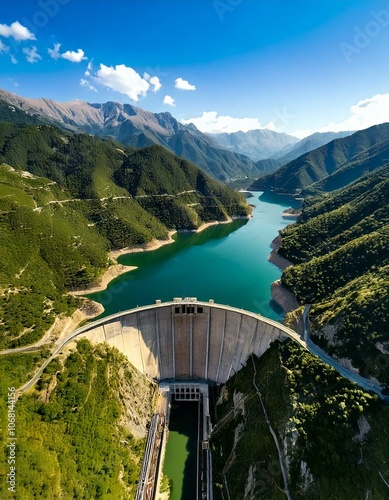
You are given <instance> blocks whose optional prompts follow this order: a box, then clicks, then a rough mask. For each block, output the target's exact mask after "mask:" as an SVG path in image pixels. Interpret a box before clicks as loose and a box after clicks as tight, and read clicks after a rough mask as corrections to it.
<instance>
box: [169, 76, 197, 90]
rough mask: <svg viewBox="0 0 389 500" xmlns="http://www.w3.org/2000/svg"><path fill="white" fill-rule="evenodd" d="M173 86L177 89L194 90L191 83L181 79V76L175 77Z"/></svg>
mask: <svg viewBox="0 0 389 500" xmlns="http://www.w3.org/2000/svg"><path fill="white" fill-rule="evenodd" d="M174 86H175V87H176V89H179V90H196V87H195V86H194V85H191V84H190V83H189V82H188V80H183V79H182V78H177V79H176V81H175V85H174Z"/></svg>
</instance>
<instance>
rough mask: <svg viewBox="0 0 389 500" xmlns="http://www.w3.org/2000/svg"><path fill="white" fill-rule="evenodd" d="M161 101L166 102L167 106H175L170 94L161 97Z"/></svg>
mask: <svg viewBox="0 0 389 500" xmlns="http://www.w3.org/2000/svg"><path fill="white" fill-rule="evenodd" d="M163 103H164V104H167V105H168V106H175V105H176V103H175V101H174V99H173V97H171V96H170V95H165V97H164V98H163Z"/></svg>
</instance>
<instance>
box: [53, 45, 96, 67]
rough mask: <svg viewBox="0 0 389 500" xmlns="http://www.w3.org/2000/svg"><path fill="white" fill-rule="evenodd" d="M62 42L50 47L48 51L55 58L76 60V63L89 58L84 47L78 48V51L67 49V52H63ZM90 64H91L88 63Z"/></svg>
mask: <svg viewBox="0 0 389 500" xmlns="http://www.w3.org/2000/svg"><path fill="white" fill-rule="evenodd" d="M60 48H61V44H60V43H55V44H54V48H53V49H48V51H47V52H48V53H49V54H50V57H52V58H53V59H55V60H57V59H60V58H62V59H66V60H67V61H70V62H74V63H79V62H81V61H84V60H85V59H88V58H87V57H85V52H84V51H83V50H82V49H78V51H77V52H75V51H74V50H67V51H66V52H63V53H62V54H61V52H60V50H59V49H60ZM88 66H89V65H88Z"/></svg>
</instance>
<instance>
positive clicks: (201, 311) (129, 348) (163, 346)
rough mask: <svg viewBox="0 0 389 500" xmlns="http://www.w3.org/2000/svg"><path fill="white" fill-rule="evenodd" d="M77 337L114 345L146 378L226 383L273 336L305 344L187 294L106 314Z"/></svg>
mask: <svg viewBox="0 0 389 500" xmlns="http://www.w3.org/2000/svg"><path fill="white" fill-rule="evenodd" d="M75 337H78V338H81V337H85V338H88V339H90V340H91V341H94V342H107V343H108V344H110V345H111V346H114V347H116V348H117V349H119V351H121V352H122V353H123V354H125V355H126V356H127V358H128V359H129V361H130V362H131V363H132V364H133V365H134V366H135V367H136V368H137V369H138V370H139V371H140V372H142V373H143V374H144V375H146V376H147V377H148V378H150V379H154V380H157V381H160V380H164V379H175V380H188V379H196V380H198V379H202V380H208V381H213V382H216V383H224V382H226V381H227V380H228V379H229V377H230V376H231V375H232V374H233V373H235V372H237V371H238V370H239V369H240V368H241V367H242V365H244V364H245V363H246V361H247V358H248V356H249V355H250V354H251V353H254V354H256V355H257V356H261V355H262V354H263V353H264V352H265V351H266V350H267V349H268V347H269V345H270V343H271V342H273V341H274V340H276V339H279V340H281V341H282V340H285V339H286V338H288V337H292V338H294V340H297V341H298V342H300V343H303V342H302V341H301V340H300V337H299V336H298V334H297V333H296V332H294V331H293V330H291V329H289V328H287V327H285V326H284V325H282V324H280V323H278V322H276V321H273V320H270V319H268V318H265V317H263V316H260V315H258V314H255V313H251V312H248V311H244V310H241V309H236V308H233V307H229V306H223V305H220V304H214V303H213V301H212V300H211V301H209V302H200V301H197V300H196V299H191V298H188V299H174V300H173V301H172V302H164V303H161V302H160V301H157V302H156V304H154V305H151V306H145V307H138V308H136V309H131V310H128V311H124V312H120V313H117V314H114V315H112V316H108V317H106V318H103V319H101V320H98V321H95V322H93V323H89V324H87V325H85V326H84V327H82V328H79V329H78V330H75V331H74V332H73V333H72V334H71V335H70V336H69V338H68V341H70V340H72V339H73V338H75Z"/></svg>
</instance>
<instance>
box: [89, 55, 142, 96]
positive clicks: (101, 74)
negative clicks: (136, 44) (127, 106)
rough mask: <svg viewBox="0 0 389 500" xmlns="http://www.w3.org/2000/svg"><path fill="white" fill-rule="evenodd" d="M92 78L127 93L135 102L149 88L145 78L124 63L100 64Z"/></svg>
mask: <svg viewBox="0 0 389 500" xmlns="http://www.w3.org/2000/svg"><path fill="white" fill-rule="evenodd" d="M94 80H95V81H96V82H98V83H100V84H101V85H104V86H105V87H108V88H109V89H111V90H116V91H117V92H120V93H121V94H125V95H127V96H128V97H129V98H130V99H132V100H133V101H135V102H137V101H138V100H139V97H140V96H145V95H146V94H147V91H148V90H149V88H150V84H149V83H148V82H147V80H145V79H144V78H142V77H141V76H140V75H139V74H138V73H137V72H136V71H135V70H133V69H132V68H130V67H128V66H125V65H124V64H119V65H117V66H115V67H113V66H110V67H108V66H105V65H104V64H100V69H99V70H98V72H97V73H96V76H95V77H94Z"/></svg>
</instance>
